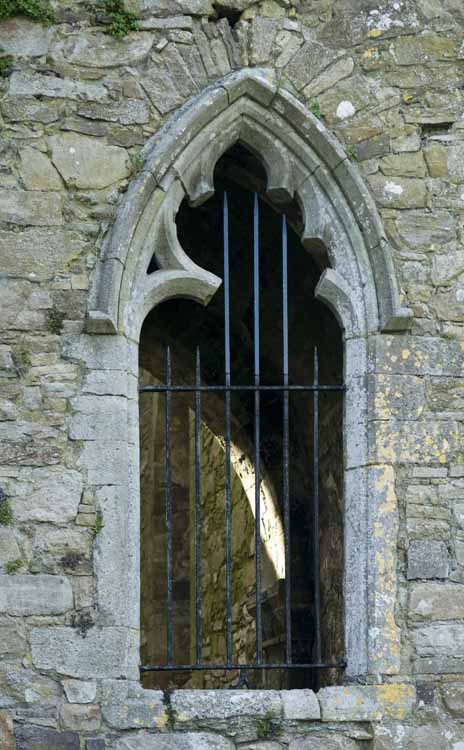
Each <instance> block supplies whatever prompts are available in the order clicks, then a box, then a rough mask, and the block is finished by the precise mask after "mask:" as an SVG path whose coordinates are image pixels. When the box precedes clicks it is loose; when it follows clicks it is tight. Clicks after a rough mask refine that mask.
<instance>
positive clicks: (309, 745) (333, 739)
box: [289, 733, 364, 750]
mask: <svg viewBox="0 0 464 750" xmlns="http://www.w3.org/2000/svg"><path fill="white" fill-rule="evenodd" d="M362 744H364V743H362ZM362 744H361V743H358V742H356V740H354V739H351V737H345V736H343V735H336V734H334V733H330V734H319V733H317V734H316V733H315V734H314V735H313V734H311V735H309V736H308V737H298V738H296V739H292V740H290V745H289V750H319V748H324V750H361V748H362Z"/></svg>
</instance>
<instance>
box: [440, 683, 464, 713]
mask: <svg viewBox="0 0 464 750" xmlns="http://www.w3.org/2000/svg"><path fill="white" fill-rule="evenodd" d="M441 697H442V699H443V703H444V704H445V706H446V708H447V710H448V711H449V713H450V714H452V716H456V717H457V718H462V717H463V716H464V683H462V682H454V683H451V684H445V685H443V686H442V688H441Z"/></svg>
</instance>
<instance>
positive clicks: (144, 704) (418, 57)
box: [0, 0, 464, 750]
mask: <svg viewBox="0 0 464 750" xmlns="http://www.w3.org/2000/svg"><path fill="white" fill-rule="evenodd" d="M52 5H53V7H54V10H55V20H54V22H53V23H52V24H51V25H50V26H43V25H41V24H40V23H36V22H34V21H31V20H30V19H27V18H20V17H14V18H13V19H11V20H7V21H4V22H3V23H2V24H1V25H0V45H1V47H2V48H3V50H4V53H5V54H8V55H12V57H13V59H12V61H11V63H9V65H10V67H11V70H10V73H9V74H7V75H5V77H1V78H0V113H1V124H2V134H1V149H0V182H1V188H0V222H1V225H0V271H1V276H0V286H1V296H0V307H1V316H0V329H1V330H0V368H1V369H0V386H1V397H0V461H1V467H0V487H1V493H0V565H1V575H0V654H1V657H2V660H1V663H0V739H1V740H2V743H3V744H2V746H3V747H5V748H6V749H7V750H12V749H14V748H16V750H44V749H45V748H47V750H78V749H79V750H84V749H85V750H103V748H115V749H116V750H151V749H152V748H153V750H154V749H155V748H156V750H190V749H192V750H193V748H195V750H197V749H198V750H201V749H204V750H233V748H241V750H281V749H282V748H287V747H289V748H290V750H313V749H314V750H315V749H316V748H321V747H323V748H324V749H325V750H355V749H358V750H362V749H363V748H366V750H367V749H369V750H370V749H371V748H372V749H373V750H393V749H395V750H397V749H402V748H405V750H416V749H417V750H418V748H422V747H430V748H434V749H435V748H436V749H437V750H461V748H462V747H463V746H464V729H463V724H462V719H463V717H464V579H463V570H464V552H463V547H464V520H463V519H464V516H463V512H462V510H463V505H464V501H463V487H464V456H463V416H464V386H463V383H464V381H463V364H464V362H463V360H464V335H463V327H462V324H463V319H464V293H463V278H464V252H463V250H462V247H461V244H462V233H463V215H464V213H463V210H464V170H463V157H464V139H463V133H464V129H463V122H464V121H463V99H464V93H463V89H462V80H463V75H464V62H463V61H464V47H463V30H464V13H463V9H462V6H461V3H460V2H457V1H456V0H440V1H438V0H398V1H396V0H395V2H385V3H383V4H381V5H379V4H378V3H374V2H372V3H371V2H369V1H368V0H358V1H357V2H352V0H313V1H311V2H309V0H302V2H300V3H297V2H294V0H279V2H277V1H274V0H263V2H253V0H236V2H235V1H234V2H232V0H218V2H216V3H212V2H210V0H131V7H132V10H133V11H134V12H135V13H136V15H137V16H138V18H139V24H138V26H139V28H138V30H137V31H133V32H131V33H130V34H129V35H128V36H126V37H124V38H121V39H118V38H114V37H112V36H111V35H108V34H107V33H106V30H107V29H108V23H107V22H108V21H109V22H111V18H108V16H107V15H105V12H104V9H103V8H102V9H101V10H100V9H96V8H94V7H91V5H89V4H88V3H85V2H69V1H68V0H52ZM0 7H1V4H0ZM4 53H3V52H2V55H3V54H4ZM257 66H260V67H265V68H266V69H268V70H270V71H274V73H275V76H276V78H275V82H276V86H277V88H278V91H279V92H280V93H282V92H290V94H292V95H294V96H295V97H296V98H297V99H298V100H299V101H300V102H301V103H303V104H305V105H306V106H307V108H308V109H309V110H310V111H311V112H312V113H313V115H315V116H316V117H318V118H320V121H321V123H323V124H324V125H325V126H326V127H327V128H329V129H330V130H331V131H332V133H333V134H334V135H335V136H336V138H337V139H338V141H339V142H340V143H341V144H342V146H343V147H344V149H345V157H346V159H347V162H349V163H350V164H351V165H352V166H353V167H354V168H356V169H357V170H359V172H360V173H361V175H362V176H363V178H364V180H365V182H366V184H367V185H368V187H369V188H370V191H371V193H372V195H373V196H374V199H375V202H376V205H377V207H378V209H379V212H380V216H381V218H382V221H383V225H384V227H385V230H386V232H387V236H388V239H389V241H390V243H391V246H392V248H393V259H394V266H395V269H396V275H397V278H398V280H399V283H400V286H401V288H402V292H403V295H404V298H405V300H407V302H408V303H409V306H410V308H411V309H412V312H413V316H414V317H413V322H412V326H411V329H410V331H409V333H403V332H401V333H400V332H399V333H392V332H389V333H380V332H379V331H378V330H376V331H374V332H373V333H372V332H371V333H372V335H369V341H368V345H367V348H366V351H367V360H366V362H364V363H361V364H360V367H361V365H362V367H364V369H363V370H362V373H363V378H362V380H363V384H364V385H365V386H366V387H367V391H368V398H369V409H370V413H371V414H372V415H373V418H372V419H371V420H370V421H369V436H368V437H369V451H368V455H367V458H364V459H363V462H362V465H360V464H352V463H350V464H349V465H348V467H347V469H348V470H347V472H346V474H347V477H346V481H347V483H348V485H349V486H350V487H352V486H353V483H354V485H355V486H357V483H358V482H360V481H361V478H362V477H363V476H364V474H363V471H364V469H365V468H366V467H368V468H369V472H370V473H369V482H368V486H369V493H368V497H367V506H366V507H367V513H365V514H362V515H361V516H360V517H359V525H360V527H362V526H363V523H364V522H366V523H367V522H369V524H371V527H372V529H373V530H374V531H373V534H372V535H371V536H372V544H373V545H374V544H375V546H373V547H372V549H373V550H374V552H373V553H372V556H371V557H370V558H369V559H368V565H367V568H366V570H367V575H366V578H367V580H368V591H369V599H368V600H367V601H366V602H365V606H366V609H367V608H369V611H371V610H372V611H373V612H374V613H375V617H373V619H372V620H371V621H370V622H369V642H368V649H369V654H370V664H371V668H370V669H369V671H368V672H366V674H365V675H364V676H363V675H360V676H359V682H363V683H365V684H360V685H347V686H346V687H343V688H342V687H330V688H324V689H322V690H321V691H319V693H318V694H317V696H316V695H315V694H313V693H311V691H295V692H294V691H291V692H289V691H287V692H285V691H283V692H278V691H276V692H274V691H267V692H265V693H261V692H259V691H257V692H248V691H237V692H234V693H230V692H228V691H223V692H221V693H209V692H190V691H178V692H177V691H176V692H175V693H173V694H171V693H165V694H163V693H160V692H157V691H144V690H142V688H141V687H140V685H139V682H138V669H137V661H138V628H139V617H138V610H137V605H136V604H134V601H137V600H138V598H137V591H138V582H137V573H136V571H138V570H139V562H138V551H137V549H136V548H135V547H133V546H130V545H129V547H130V554H129V555H128V556H127V557H124V558H123V557H122V556H121V557H119V556H118V554H117V550H118V549H121V550H122V549H126V546H127V545H126V542H127V539H128V537H129V535H130V534H132V533H135V532H133V529H138V516H137V512H138V511H137V507H136V505H134V504H133V502H132V499H131V498H133V497H134V495H133V494H130V493H128V491H127V490H126V488H127V486H130V487H134V486H135V487H137V482H138V479H137V478H135V477H134V474H133V472H132V471H131V468H133V463H131V461H128V458H127V452H126V448H127V444H129V445H130V446H133V445H135V444H136V442H137V438H136V437H135V435H136V427H134V423H133V422H134V419H133V417H134V409H133V406H134V403H135V397H136V396H135V395H134V394H136V392H135V387H136V382H137V367H136V365H135V364H134V362H135V360H136V359H137V354H136V345H135V344H134V342H133V341H130V340H127V339H124V338H123V336H108V335H107V336H105V335H95V334H92V333H86V332H85V320H86V311H87V309H88V306H89V301H88V300H89V289H90V287H91V285H92V284H93V282H94V280H95V267H96V263H97V260H98V257H99V254H100V249H101V247H102V242H103V240H104V237H105V236H106V235H107V232H108V231H109V229H110V228H111V226H112V225H113V222H114V218H115V216H116V213H117V212H118V207H119V206H120V205H121V204H122V202H123V200H124V194H125V193H126V191H127V190H128V187H129V183H131V182H133V181H134V180H135V179H136V178H137V175H138V173H140V172H141V170H142V171H143V164H144V156H145V152H143V153H141V149H142V147H143V146H144V144H145V143H146V142H147V141H148V139H149V138H150V137H151V136H153V134H155V133H156V132H157V131H158V129H159V128H160V127H161V126H162V125H163V124H164V123H165V122H166V121H167V120H168V119H169V118H170V117H172V116H173V115H174V114H175V113H176V111H177V110H178V108H179V107H180V106H181V105H182V104H183V103H184V102H186V101H187V100H188V99H189V98H190V97H192V96H194V95H196V94H198V93H199V92H201V91H203V90H204V89H205V88H206V87H207V86H208V84H211V83H213V82H215V81H218V80H219V79H223V78H224V76H226V75H227V74H228V73H230V72H231V71H233V70H238V69H241V68H247V67H251V68H254V67H257ZM7 67H8V66H7ZM221 85H223V84H221ZM223 86H225V85H223ZM224 90H226V88H224ZM274 99H275V102H276V106H278V107H279V106H283V104H282V101H283V99H279V97H278V96H275V97H274ZM114 262H115V263H117V262H119V261H116V260H115V261H114ZM377 262H378V263H381V257H379V256H378V257H377ZM368 285H369V280H367V282H366V288H367V286H368ZM378 293H379V294H380V291H379V290H378ZM348 343H349V342H348ZM126 427H127V431H128V432H127V434H128V435H129V436H132V437H130V439H129V440H128V441H126V440H125V439H124V440H123V439H121V430H122V429H123V428H124V433H123V434H125V430H126ZM355 427H356V426H355V425H350V432H349V434H348V435H347V438H346V439H347V440H349V441H354V446H355V448H356V445H357V442H356V441H357V440H358V438H359V435H360V434H361V433H362V429H361V423H360V424H359V429H356V428H355ZM350 455H351V454H350ZM136 474H137V475H138V470H137V472H136ZM351 497H355V494H354V495H353V494H352V495H351ZM127 498H129V500H128V499H127ZM361 501H362V498H360V503H361ZM348 510H350V509H348ZM352 532H353V529H352V528H349V529H348V534H351V533H352ZM130 538H131V539H132V538H133V537H132V536H131V537H130ZM115 550H116V551H115ZM346 552H347V561H346V564H347V566H349V565H350V564H351V560H352V558H355V557H356V556H357V555H359V554H360V550H359V549H352V548H349V547H348V548H347V550H346ZM127 591H135V592H136V594H135V599H130V598H128V597H127V595H126V594H127ZM346 616H347V618H349V617H350V616H351V615H350V612H347V613H346Z"/></svg>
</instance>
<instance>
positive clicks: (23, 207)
mask: <svg viewBox="0 0 464 750" xmlns="http://www.w3.org/2000/svg"><path fill="white" fill-rule="evenodd" d="M61 209H62V205H61V198H60V197H59V196H58V195H56V193H46V192H43V193H39V192H28V191H26V190H0V221H7V222H9V223H10V224H19V225H21V226H27V225H31V226H39V227H50V226H59V225H60V224H62V223H63V214H62V210H61Z"/></svg>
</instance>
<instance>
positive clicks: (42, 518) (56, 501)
mask: <svg viewBox="0 0 464 750" xmlns="http://www.w3.org/2000/svg"><path fill="white" fill-rule="evenodd" d="M25 480H26V481H24V482H23V483H21V484H19V485H18V492H17V494H16V496H15V497H14V498H12V501H11V502H12V507H13V509H14V513H15V518H17V519H18V520H19V521H39V522H49V523H57V524H66V523H68V522H70V521H72V520H74V518H75V516H76V514H77V509H78V506H79V502H80V499H81V495H82V489H83V481H82V476H81V475H80V474H79V472H77V471H74V470H71V469H70V470H67V471H66V470H63V469H58V470H50V469H46V470H44V469H43V468H40V467H38V468H36V469H33V470H32V471H31V472H30V473H29V474H28V475H27V478H26V477H25Z"/></svg>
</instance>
